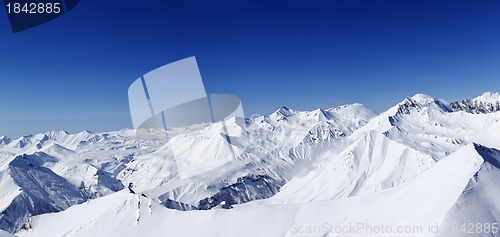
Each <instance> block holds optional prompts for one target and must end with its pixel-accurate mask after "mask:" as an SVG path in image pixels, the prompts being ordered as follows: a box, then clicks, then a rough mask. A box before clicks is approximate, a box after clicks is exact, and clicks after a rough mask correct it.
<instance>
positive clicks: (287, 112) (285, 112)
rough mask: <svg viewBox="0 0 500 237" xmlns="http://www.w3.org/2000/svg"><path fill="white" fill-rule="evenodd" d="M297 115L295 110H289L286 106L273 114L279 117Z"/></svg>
mask: <svg viewBox="0 0 500 237" xmlns="http://www.w3.org/2000/svg"><path fill="white" fill-rule="evenodd" d="M295 113H296V111H295V110H292V109H289V108H287V107H285V106H283V107H281V108H280V109H278V110H276V112H274V113H273V114H275V115H278V116H283V117H290V116H292V115H294V114H295Z"/></svg>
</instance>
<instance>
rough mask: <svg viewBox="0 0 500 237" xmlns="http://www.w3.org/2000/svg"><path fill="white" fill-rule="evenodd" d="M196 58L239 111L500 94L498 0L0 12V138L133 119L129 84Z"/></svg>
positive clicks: (257, 2)
mask: <svg viewBox="0 0 500 237" xmlns="http://www.w3.org/2000/svg"><path fill="white" fill-rule="evenodd" d="M190 56H196V57H197V60H198V64H199V67H200V70H201V74H202V77H203V79H204V82H205V87H206V89H207V92H209V93H230V94H235V95H238V96H240V98H241V99H242V102H243V106H244V109H245V113H246V114H247V115H251V114H268V113H271V112H273V111H274V110H276V109H278V108H279V107H281V106H288V107H290V108H294V109H299V110H311V109H315V108H329V107H333V106H338V105H342V104H346V103H354V102H358V103H362V104H365V105H366V106H367V107H369V108H371V109H373V110H374V111H376V112H381V111H384V110H385V109H387V108H389V107H390V106H392V105H394V104H395V103H397V102H399V101H401V100H403V99H404V97H405V96H411V95H413V94H416V93H426V94H430V95H433V96H436V97H440V98H444V99H447V100H456V99H462V98H472V97H475V96H478V95H480V94H481V93H482V92H484V91H499V90H500V1H498V0H474V1H471V0H467V1H461V0H454V1H427V0H404V1H402V0H394V1H391V0H384V1H382V0H367V1H357V0H344V1H305V0H303V1H291V0H290V1H269V0H251V1H248V0H237V1H235V0H216V1H206V0H205V1H191V0H174V1H172V0H161V1H160V0H157V1H149V0H145V1H130V0H120V1H114V0H113V1H111V0H110V1H108V0H106V1H97V0H81V1H80V3H79V4H78V5H77V6H76V7H75V8H74V9H73V10H72V11H70V12H69V13H68V14H66V15H64V16H62V17H60V18H58V19H56V20H54V21H52V22H49V23H47V24H44V25H41V26H39V27H35V28H32V29H29V30H26V31H23V32H19V33H15V34H13V33H11V31H10V27H9V25H8V23H7V15H6V12H5V11H4V10H3V9H1V10H0V83H1V84H0V134H4V135H8V136H10V137H14V138H15V137H18V136H20V135H25V134H32V133H39V132H46V131H49V130H54V129H65V130H67V131H69V132H78V131H81V130H84V129H87V130H91V131H110V130H118V129H121V128H127V127H132V124H131V119H130V115H129V109H128V99H127V89H128V87H129V85H130V83H132V82H133V81H134V80H135V79H137V78H138V77H139V76H141V75H143V74H144V73H147V72H149V71H151V70H153V69H155V68H157V67H159V66H162V65H164V64H167V63H170V62H173V61H176V60H179V59H182V58H186V57H190Z"/></svg>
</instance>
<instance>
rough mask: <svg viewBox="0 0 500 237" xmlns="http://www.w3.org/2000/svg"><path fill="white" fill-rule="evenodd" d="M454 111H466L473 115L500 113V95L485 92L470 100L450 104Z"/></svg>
mask: <svg viewBox="0 0 500 237" xmlns="http://www.w3.org/2000/svg"><path fill="white" fill-rule="evenodd" d="M450 107H451V108H452V109H453V111H465V112H467V113H472V114H486V113H493V112H497V111H500V93H498V92H497V93H492V92H485V93H483V94H482V95H480V96H478V97H476V98H474V99H472V100H469V99H466V100H462V101H460V102H452V103H450Z"/></svg>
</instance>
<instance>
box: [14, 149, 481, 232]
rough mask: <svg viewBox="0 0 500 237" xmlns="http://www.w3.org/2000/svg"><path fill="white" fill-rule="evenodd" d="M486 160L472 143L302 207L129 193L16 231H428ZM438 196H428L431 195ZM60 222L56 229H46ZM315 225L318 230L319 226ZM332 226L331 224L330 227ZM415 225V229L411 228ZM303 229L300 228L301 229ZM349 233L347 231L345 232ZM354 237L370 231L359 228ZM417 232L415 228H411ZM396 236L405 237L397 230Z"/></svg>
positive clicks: (40, 219) (44, 218)
mask: <svg viewBox="0 0 500 237" xmlns="http://www.w3.org/2000/svg"><path fill="white" fill-rule="evenodd" d="M482 162H483V159H482V158H481V156H480V155H479V154H478V153H477V151H476V149H475V147H474V146H473V145H469V146H466V147H464V148H463V149H460V150H459V151H457V152H456V153H454V154H452V155H450V156H449V157H446V158H443V159H442V160H441V161H439V162H438V163H436V164H435V165H434V166H432V167H431V168H430V169H428V170H427V171H425V172H423V173H422V174H421V175H419V176H417V177H416V178H415V179H412V180H410V181H408V182H407V183H405V184H402V185H400V186H398V187H396V188H393V189H389V190H386V191H383V192H378V193H373V194H369V195H364V196H360V197H356V198H346V199H340V200H334V201H323V202H312V203H306V204H302V205H262V206H243V207H238V208H235V209H231V210H212V211H190V212H179V211H174V210H169V209H166V208H163V207H162V206H160V205H158V204H157V203H155V202H154V201H152V200H150V199H148V198H146V197H141V196H140V195H134V194H130V193H128V192H127V191H121V192H119V193H116V194H113V195H110V196H108V197H103V198H100V199H98V200H94V201H90V202H89V203H86V204H81V205H78V206H74V207H71V208H69V209H68V210H66V211H64V212H61V213H56V214H48V215H42V216H39V217H36V218H34V220H33V221H32V222H31V223H30V227H31V228H30V229H29V230H26V231H20V232H19V233H18V234H19V235H20V236H62V235H65V236H68V237H69V236H159V235H162V236H242V237H244V236H303V234H304V233H302V232H300V229H299V227H300V226H302V227H307V226H309V227H313V230H312V231H314V232H311V233H308V235H307V236H336V235H337V234H336V233H335V229H334V227H335V226H349V224H353V225H356V226H358V224H357V223H359V224H362V225H365V226H379V227H380V226H381V225H384V226H385V230H388V228H389V227H390V228H391V229H392V231H398V227H399V226H403V227H405V226H410V227H413V228H415V227H419V226H421V228H422V229H421V231H422V232H420V233H416V234H424V235H426V234H429V230H428V227H429V223H431V225H438V224H439V223H440V222H441V221H442V219H443V217H444V215H445V214H446V212H447V211H448V209H449V208H451V207H452V206H453V204H454V203H455V201H456V200H457V198H458V197H459V196H460V194H461V192H462V191H463V189H464V188H465V187H466V186H467V183H468V182H469V180H470V179H471V178H472V177H473V175H474V174H475V173H476V172H477V171H478V169H479V167H480V166H481V163H482ZM433 193H439V194H440V195H434V196H433V197H432V198H429V194H433ZM54 225H58V226H60V228H51V226H54ZM316 227H318V228H316ZM328 227H330V228H328ZM414 230H415V229H414ZM302 231H305V229H302ZM348 231H349V230H348ZM357 231H359V232H356V233H351V234H353V235H354V236H356V235H358V236H359V234H368V235H370V233H369V230H368V229H361V228H360V229H357ZM416 231H417V232H418V231H419V229H416ZM399 236H404V233H400V234H399Z"/></svg>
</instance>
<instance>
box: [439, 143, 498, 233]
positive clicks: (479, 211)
mask: <svg viewBox="0 0 500 237" xmlns="http://www.w3.org/2000/svg"><path fill="white" fill-rule="evenodd" d="M476 149H477V151H478V152H479V154H481V156H482V157H483V158H484V159H485V162H484V163H483V164H482V165H481V168H480V169H479V171H478V172H477V173H476V174H475V175H474V177H473V178H472V179H471V180H470V181H469V184H468V185H467V187H466V188H465V191H464V192H463V193H462V195H461V196H460V198H459V199H458V201H457V202H456V204H455V205H454V206H453V208H452V209H451V210H450V211H449V212H448V214H447V215H446V218H445V220H444V222H443V225H442V230H443V232H444V234H445V236H450V237H451V236H471V234H476V236H480V235H481V236H491V235H490V233H488V232H489V231H492V232H494V230H492V228H495V227H494V226H495V225H496V228H498V223H500V202H499V197H500V186H499V185H498V180H499V179H500V151H498V150H496V149H489V148H487V147H484V146H479V145H476ZM495 223H496V224H495ZM476 228H478V230H479V231H477V230H476ZM457 230H458V231H457ZM488 230H489V231H488ZM496 232H497V233H495V234H496V235H495V236H500V233H498V231H496Z"/></svg>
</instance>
